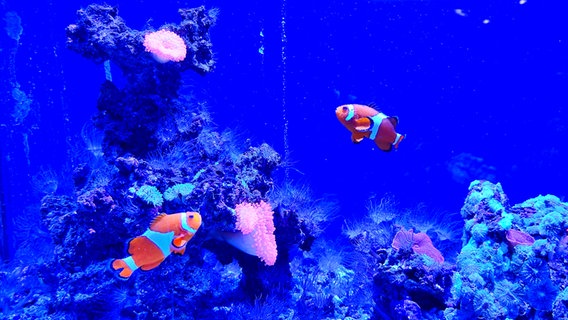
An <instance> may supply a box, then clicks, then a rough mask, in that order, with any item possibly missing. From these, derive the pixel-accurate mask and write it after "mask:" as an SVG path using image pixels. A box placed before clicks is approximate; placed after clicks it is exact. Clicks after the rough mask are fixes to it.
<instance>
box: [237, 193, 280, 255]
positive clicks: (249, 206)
mask: <svg viewBox="0 0 568 320" xmlns="http://www.w3.org/2000/svg"><path fill="white" fill-rule="evenodd" d="M235 214H236V216H237V222H236V227H237V230H239V231H240V232H242V234H243V235H245V236H247V235H252V238H253V239H254V241H253V243H252V247H253V251H254V253H255V255H256V256H258V257H259V258H260V259H261V260H262V261H264V263H265V264H267V265H269V266H272V265H274V263H275V262H276V256H277V255H278V251H277V249H276V237H275V236H274V231H275V230H276V229H275V228H274V220H273V215H274V212H273V211H272V207H271V206H270V204H268V203H266V202H264V201H261V202H260V203H246V202H245V203H241V204H238V205H237V206H236V207H235ZM245 252H246V251H245Z"/></svg>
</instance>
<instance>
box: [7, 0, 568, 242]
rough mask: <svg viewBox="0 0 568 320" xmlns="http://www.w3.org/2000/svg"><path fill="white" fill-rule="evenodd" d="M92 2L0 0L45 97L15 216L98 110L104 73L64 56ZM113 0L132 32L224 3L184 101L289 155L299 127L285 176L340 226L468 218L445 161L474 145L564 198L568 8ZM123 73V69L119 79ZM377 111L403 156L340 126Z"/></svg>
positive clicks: (10, 188)
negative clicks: (388, 215)
mask: <svg viewBox="0 0 568 320" xmlns="http://www.w3.org/2000/svg"><path fill="white" fill-rule="evenodd" d="M90 3H91V1H73V2H71V1H67V2H64V1H31V2H30V1H6V2H3V4H2V5H3V9H5V11H15V12H17V13H18V15H19V16H20V17H21V19H22V26H23V29H24V31H23V34H22V38H21V41H20V46H19V47H18V52H17V55H16V60H15V70H16V77H17V80H18V82H19V83H20V85H21V89H22V90H23V91H24V92H26V93H28V94H29V95H30V96H31V98H32V99H33V101H34V104H33V105H32V112H31V113H30V116H29V117H30V119H28V121H27V122H26V127H25V128H23V127H18V128H16V129H15V130H21V131H22V132H24V131H25V132H28V133H29V140H28V141H29V157H26V156H25V154H23V153H22V150H23V147H22V148H21V149H19V148H20V146H19V145H18V144H15V145H12V146H10V148H12V147H13V149H10V150H8V152H11V155H12V160H16V161H11V162H7V161H6V159H5V158H3V159H2V161H3V170H10V171H12V172H13V174H14V176H16V177H18V176H19V177H20V179H18V180H15V181H14V180H9V181H6V175H4V180H5V181H4V193H5V195H6V196H7V200H6V201H7V204H8V208H9V209H11V210H14V211H12V213H10V212H9V214H18V212H20V211H19V210H21V209H22V207H25V206H26V205H29V204H30V203H28V202H26V201H32V200H33V197H32V196H31V195H30V193H29V190H30V188H31V187H30V184H29V181H30V177H31V176H32V175H34V174H37V173H38V172H40V171H41V170H42V169H45V168H53V169H54V170H55V171H58V172H59V171H62V170H63V168H64V167H65V163H66V162H68V161H70V158H72V157H71V156H70V153H72V152H74V149H73V148H72V147H70V146H71V145H76V144H77V143H80V141H81V138H80V131H81V128H82V127H83V125H84V124H85V123H86V122H88V121H89V119H90V117H91V116H92V115H93V114H94V113H95V112H96V101H97V97H98V94H99V93H98V92H99V86H100V84H101V83H102V82H103V81H104V70H103V66H102V65H96V64H94V63H93V62H91V61H89V60H87V59H85V58H83V57H81V56H79V55H78V54H76V53H74V52H71V51H70V50H67V49H66V48H65V30H64V28H65V27H66V26H67V25H68V24H70V23H73V22H74V21H75V12H76V10H77V9H79V8H80V7H85V6H86V5H88V4H90ZM107 3H108V4H111V5H118V7H119V14H120V16H121V17H122V18H123V19H125V20H126V22H127V24H128V25H129V26H130V27H132V28H135V29H144V28H146V24H147V23H149V24H150V25H151V26H153V27H154V28H159V27H160V25H162V24H163V23H166V22H178V21H179V19H178V15H177V13H176V12H177V8H179V7H190V6H196V5H200V4H204V5H206V6H207V7H218V8H219V9H220V17H219V20H218V23H217V25H216V26H215V27H213V28H212V30H211V39H212V42H213V44H214V48H213V50H214V52H215V55H216V61H217V65H216V69H215V71H214V72H213V73H211V74H208V75H205V76H199V75H197V74H193V73H192V72H189V71H188V72H187V73H186V74H185V80H186V83H185V84H186V86H185V87H184V89H183V93H192V94H194V95H196V96H197V97H198V98H199V99H203V100H205V101H206V102H207V104H208V106H209V110H210V111H211V112H212V114H213V119H214V121H215V123H216V124H217V126H218V128H219V130H223V129H226V128H232V129H234V130H235V131H236V132H237V133H238V134H239V137H240V138H241V139H243V140H244V139H250V140H251V141H252V142H253V144H258V143H261V142H268V143H269V144H271V145H272V146H274V148H275V149H276V150H277V151H278V152H280V153H281V154H285V148H284V139H285V137H284V124H285V123H286V122H287V123H288V136H287V141H288V145H289V150H288V151H289V159H288V160H290V161H291V163H292V166H291V168H290V170H289V177H288V179H289V180H293V181H295V182H298V183H305V184H309V186H310V187H311V188H312V190H313V191H314V193H315V194H316V196H324V195H331V196H332V197H334V198H335V199H336V200H337V202H338V204H339V206H340V208H341V209H340V214H341V217H340V218H339V219H338V220H336V223H334V224H333V225H332V226H331V228H330V229H329V230H330V231H329V233H334V232H338V231H339V229H340V227H341V224H342V223H343V220H346V219H357V218H360V217H362V216H363V215H364V214H365V205H366V203H367V202H368V199H369V198H373V197H377V198H380V197H382V196H383V195H384V194H392V195H394V196H395V198H396V199H397V201H398V202H399V204H400V206H401V207H412V206H415V205H416V204H418V203H425V204H426V205H427V206H428V208H430V210H431V211H432V212H439V211H441V212H448V213H451V212H458V211H459V209H460V207H461V205H462V203H463V199H464V197H465V195H466V193H467V183H458V182H456V181H455V180H454V179H452V174H451V172H450V170H448V162H449V161H450V159H452V157H454V156H456V155H458V154H460V153H464V152H465V153H470V154H472V155H474V156H477V157H480V158H483V160H484V163H485V164H486V165H490V166H494V167H495V168H496V179H495V182H501V183H502V184H503V187H504V189H505V192H506V193H507V194H508V195H509V197H510V199H511V202H512V203H518V202H521V201H523V200H524V199H526V198H529V197H533V196H536V195H538V194H547V193H551V194H555V195H557V196H559V197H561V198H563V197H565V196H566V195H567V193H568V188H567V187H566V180H568V169H567V167H566V164H567V163H568V154H567V153H568V145H567V142H566V141H567V138H568V125H567V121H568V114H567V112H568V111H567V108H566V107H567V105H568V31H566V30H568V26H567V25H568V23H567V22H566V21H568V20H567V19H566V12H568V11H566V9H567V8H568V5H566V4H565V3H564V2H563V1H535V0H528V1H527V2H526V3H525V4H522V5H521V4H519V2H518V1H477V2H472V1H326V2H321V1H311V2H310V1H295V0H286V1H285V2H282V1H245V2H241V1H239V2H236V1H202V2H195V1H191V2H189V1H167V0H165V1H164V0H163V1H147V0H146V1H119V2H117V1H107ZM283 5H284V7H283ZM456 9H461V10H462V12H463V13H464V15H460V14H458V13H456V11H455V10H456ZM149 19H151V20H149ZM486 19H487V23H484V20H486ZM283 20H284V22H285V26H286V28H285V34H286V40H287V41H286V42H283V41H282V40H283V39H282V36H283V34H282V28H281V27H282V21H283ZM261 32H262V35H261ZM261 46H263V47H264V53H263V54H261V53H260V52H259V48H260V47H261ZM283 56H285V58H286V62H285V66H284V65H283V63H282V61H283V60H282V58H283ZM119 73H120V72H119V70H118V68H116V67H115V68H114V69H113V76H114V77H115V79H117V81H120V76H119ZM283 86H285V89H283ZM371 102H372V103H376V105H377V106H379V107H380V108H381V110H382V111H383V112H385V113H386V114H388V115H397V116H399V117H400V125H399V127H398V130H399V131H400V132H401V133H404V134H407V135H408V137H407V139H406V140H405V141H404V142H403V143H402V144H401V145H400V149H399V150H398V151H397V152H391V153H384V152H381V151H380V150H378V149H377V148H376V147H375V146H374V144H373V143H371V142H370V141H364V142H363V143H361V144H359V145H354V144H353V143H351V141H350V138H349V133H348V132H347V130H346V129H345V128H343V127H342V126H341V125H340V124H339V123H338V121H337V120H336V118H335V115H334V109H335V107H337V106H338V105H341V104H345V103H362V104H368V103H371ZM2 108H3V110H5V111H4V112H11V108H12V106H9V105H4V106H2ZM28 159H29V162H28ZM8 166H9V167H8ZM474 178H475V177H474ZM284 180H285V177H284V170H281V171H280V177H279V181H280V183H282V182H283V181H284ZM21 199H26V200H25V201H21Z"/></svg>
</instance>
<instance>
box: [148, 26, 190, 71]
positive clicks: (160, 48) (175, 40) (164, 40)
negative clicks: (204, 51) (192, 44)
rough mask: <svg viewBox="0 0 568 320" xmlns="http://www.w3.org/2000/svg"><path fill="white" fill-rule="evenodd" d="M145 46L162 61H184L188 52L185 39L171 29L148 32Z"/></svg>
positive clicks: (157, 59) (155, 57)
mask: <svg viewBox="0 0 568 320" xmlns="http://www.w3.org/2000/svg"><path fill="white" fill-rule="evenodd" d="M144 47H145V48H146V51H148V52H150V53H152V55H153V56H154V59H156V61H158V62H160V63H165V62H168V61H174V62H180V61H183V60H184V59H185V56H186V53H187V47H186V46H185V42H184V41H183V39H182V38H181V37H180V36H178V35H177V34H176V33H174V32H171V31H169V30H159V31H156V32H151V33H148V34H146V35H145V36H144Z"/></svg>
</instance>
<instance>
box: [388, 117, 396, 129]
mask: <svg viewBox="0 0 568 320" xmlns="http://www.w3.org/2000/svg"><path fill="white" fill-rule="evenodd" d="M387 119H388V120H389V121H390V123H392V126H393V127H394V128H395V129H396V126H397V125H398V117H397V116H394V117H388V118H387Z"/></svg>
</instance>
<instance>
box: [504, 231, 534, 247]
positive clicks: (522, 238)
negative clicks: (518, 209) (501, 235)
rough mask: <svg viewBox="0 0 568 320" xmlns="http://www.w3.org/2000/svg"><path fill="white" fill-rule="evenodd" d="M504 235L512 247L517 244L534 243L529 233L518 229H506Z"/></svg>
mask: <svg viewBox="0 0 568 320" xmlns="http://www.w3.org/2000/svg"><path fill="white" fill-rule="evenodd" d="M505 237H506V238H507V241H509V244H511V245H512V246H513V247H514V246H517V245H522V246H530V245H532V244H533V243H534V238H533V237H532V236H531V235H530V234H528V233H525V232H522V231H519V230H514V229H510V230H507V234H506V235H505Z"/></svg>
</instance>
